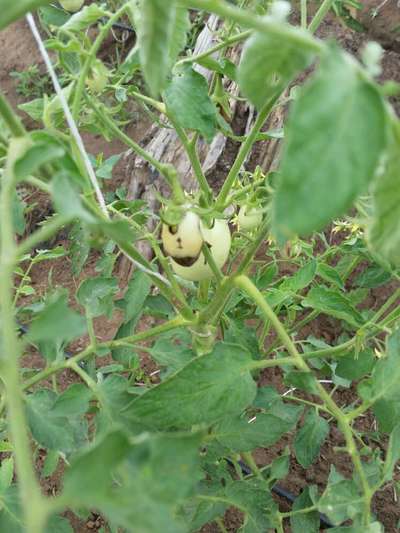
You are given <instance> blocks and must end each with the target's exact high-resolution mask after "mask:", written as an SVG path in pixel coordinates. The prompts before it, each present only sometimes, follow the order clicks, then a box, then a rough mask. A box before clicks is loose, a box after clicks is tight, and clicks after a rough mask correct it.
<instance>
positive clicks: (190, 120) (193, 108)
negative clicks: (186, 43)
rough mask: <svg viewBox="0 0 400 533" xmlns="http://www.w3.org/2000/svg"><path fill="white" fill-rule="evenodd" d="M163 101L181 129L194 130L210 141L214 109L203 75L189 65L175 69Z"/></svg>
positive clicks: (213, 123) (213, 128) (212, 133)
mask: <svg viewBox="0 0 400 533" xmlns="http://www.w3.org/2000/svg"><path fill="white" fill-rule="evenodd" d="M164 101H165V105H166V106H167V111H168V113H171V115H172V116H173V118H174V119H175V120H176V121H177V122H178V124H179V125H180V126H181V127H182V128H187V129H190V130H195V131H198V132H199V133H201V135H203V137H204V138H205V139H206V140H207V142H211V141H212V139H213V137H214V135H215V128H216V123H217V112H216V108H215V105H214V104H213V102H212V101H211V99H210V97H209V95H208V85H207V81H206V79H205V78H204V76H202V75H201V74H199V73H198V72H196V71H195V70H193V69H192V68H190V67H186V68H184V69H182V70H179V72H177V73H175V74H174V76H173V78H172V80H171V82H170V83H169V84H168V85H167V87H166V89H165V91H164Z"/></svg>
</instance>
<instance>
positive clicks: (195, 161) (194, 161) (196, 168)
mask: <svg viewBox="0 0 400 533" xmlns="http://www.w3.org/2000/svg"><path fill="white" fill-rule="evenodd" d="M167 116H168V119H169V121H170V122H171V124H172V125H173V127H174V129H175V131H176V133H177V135H178V137H179V139H180V141H181V143H182V144H183V147H184V148H185V151H186V153H187V156H188V158H189V161H190V164H191V165H192V168H193V172H194V175H195V176H196V179H197V182H198V184H199V187H200V190H201V192H202V193H203V196H204V200H205V205H206V206H209V205H210V203H211V199H212V195H213V192H212V190H211V187H210V186H209V184H208V181H207V178H206V177H205V175H204V172H203V169H202V168H201V163H200V159H199V156H198V154H197V150H196V139H197V136H196V135H195V136H194V137H193V140H192V141H190V140H189V138H188V136H187V135H186V132H185V131H184V129H183V128H181V127H180V126H179V124H178V123H177V122H176V121H175V120H174V118H173V117H172V116H171V115H169V114H167Z"/></svg>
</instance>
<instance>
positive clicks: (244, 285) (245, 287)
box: [233, 276, 309, 372]
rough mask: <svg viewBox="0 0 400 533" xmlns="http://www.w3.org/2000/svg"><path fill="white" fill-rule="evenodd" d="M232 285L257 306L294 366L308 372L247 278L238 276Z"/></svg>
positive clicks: (276, 318) (288, 338)
mask: <svg viewBox="0 0 400 533" xmlns="http://www.w3.org/2000/svg"><path fill="white" fill-rule="evenodd" d="M233 282H234V284H235V285H236V287H238V288H239V289H241V290H242V291H243V292H245V293H246V294H248V295H249V296H250V298H251V299H252V300H253V301H254V302H255V303H256V304H257V305H258V307H259V308H260V310H261V312H262V313H263V315H264V317H265V318H266V319H267V320H269V322H271V324H272V325H273V327H274V328H275V331H276V333H277V334H278V337H279V338H280V339H281V341H282V343H283V344H284V345H285V347H286V349H287V351H288V353H289V355H290V356H291V357H293V358H294V360H295V361H296V365H297V366H298V368H299V369H300V370H304V371H306V372H309V368H308V366H307V364H306V363H305V362H304V360H303V358H302V357H301V355H300V353H299V352H298V351H297V349H296V346H295V344H294V342H293V341H292V339H291V338H290V337H289V335H288V334H287V332H286V330H285V328H284V327H283V325H282V323H281V321H280V320H279V318H278V317H277V316H276V314H275V313H274V311H273V310H272V308H271V307H270V306H269V304H268V303H267V301H266V300H265V298H264V296H263V295H262V294H261V292H260V291H259V290H258V289H257V287H256V286H255V285H254V283H253V282H252V281H251V280H250V279H249V278H248V277H247V276H238V277H236V278H234V281H233Z"/></svg>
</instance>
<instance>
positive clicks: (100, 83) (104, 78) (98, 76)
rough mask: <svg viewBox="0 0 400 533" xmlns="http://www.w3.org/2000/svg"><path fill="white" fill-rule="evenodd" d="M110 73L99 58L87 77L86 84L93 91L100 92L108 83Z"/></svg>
mask: <svg viewBox="0 0 400 533" xmlns="http://www.w3.org/2000/svg"><path fill="white" fill-rule="evenodd" d="M108 75H109V73H108V69H107V67H106V66H105V65H104V63H103V62H102V61H100V60H99V59H98V60H97V61H96V63H95V64H94V65H93V67H92V69H91V73H90V75H89V76H88V77H87V79H86V84H87V86H88V87H89V89H90V90H91V91H92V92H93V93H96V94H99V93H101V92H103V90H104V89H105V87H106V85H107V82H108Z"/></svg>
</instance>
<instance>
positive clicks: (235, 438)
mask: <svg viewBox="0 0 400 533" xmlns="http://www.w3.org/2000/svg"><path fill="white" fill-rule="evenodd" d="M293 426H294V422H291V421H290V422H288V421H286V420H283V419H280V418H278V417H276V416H274V415H271V414H268V413H261V414H258V415H257V417H256V419H255V420H254V421H252V422H249V421H248V420H246V419H245V418H239V417H235V418H228V417H227V418H226V419H225V420H223V421H222V422H221V423H220V424H219V425H218V426H217V427H216V428H215V434H214V438H216V439H217V440H218V442H220V443H221V444H222V445H223V446H226V447H227V448H229V449H230V450H233V451H235V452H246V451H251V450H253V449H254V448H257V447H258V446H263V447H267V446H271V445H272V444H275V443H276V442H277V441H278V440H279V439H280V438H281V437H282V435H284V434H285V433H287V432H288V431H289V430H290V429H292V428H293Z"/></svg>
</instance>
